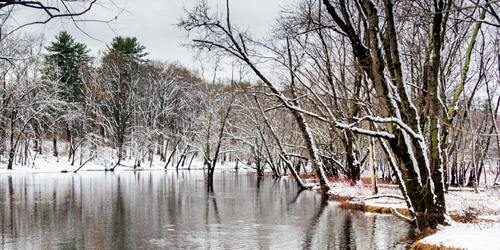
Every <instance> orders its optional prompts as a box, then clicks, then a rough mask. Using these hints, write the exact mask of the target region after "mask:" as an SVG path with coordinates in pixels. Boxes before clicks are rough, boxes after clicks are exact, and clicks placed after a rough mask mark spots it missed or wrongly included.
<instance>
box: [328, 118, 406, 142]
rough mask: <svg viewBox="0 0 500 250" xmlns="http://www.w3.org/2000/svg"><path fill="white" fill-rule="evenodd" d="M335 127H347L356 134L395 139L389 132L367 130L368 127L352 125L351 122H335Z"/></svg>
mask: <svg viewBox="0 0 500 250" xmlns="http://www.w3.org/2000/svg"><path fill="white" fill-rule="evenodd" d="M335 127H337V128H341V129H348V130H350V131H352V132H353V133H356V134H362V135H368V136H372V137H377V138H385V139H395V138H396V137H395V136H394V135H393V134H391V133H387V132H378V131H373V130H369V129H363V128H357V127H354V126H353V124H351V125H347V124H343V123H338V122H337V123H336V124H335Z"/></svg>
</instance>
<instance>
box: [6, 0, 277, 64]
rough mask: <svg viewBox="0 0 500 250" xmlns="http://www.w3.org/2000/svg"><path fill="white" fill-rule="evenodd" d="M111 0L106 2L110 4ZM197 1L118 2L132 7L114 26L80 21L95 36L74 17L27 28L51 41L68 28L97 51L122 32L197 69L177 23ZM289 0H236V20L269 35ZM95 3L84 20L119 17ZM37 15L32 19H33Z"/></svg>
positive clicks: (212, 0)
mask: <svg viewBox="0 0 500 250" xmlns="http://www.w3.org/2000/svg"><path fill="white" fill-rule="evenodd" d="M107 1H108V0H100V2H107ZM196 2H197V0H142V1H134V0H129V1H126V0H115V3H116V4H117V5H119V6H121V7H124V6H125V7H126V12H123V13H122V14H120V15H119V17H118V19H117V20H116V21H114V22H113V23H111V25H110V27H111V28H110V27H109V26H108V25H107V24H103V23H91V22H85V23H80V27H81V28H82V29H83V30H84V31H85V32H86V33H88V34H89V35H91V36H93V37H95V38H96V39H98V40H101V41H103V42H105V43H103V42H101V41H97V40H95V39H92V38H90V37H88V36H87V35H85V34H83V33H82V32H80V31H78V29H76V28H75V26H74V25H73V24H72V22H70V21H69V20H65V21H62V20H58V21H51V22H50V23H49V24H47V25H34V26H29V27H28V28H24V29H23V30H22V32H35V33H41V32H43V33H45V39H46V41H47V43H48V42H49V41H53V40H54V36H55V35H56V34H57V33H58V32H59V31H60V30H61V29H66V30H67V31H68V32H69V33H71V34H72V35H73V36H74V37H75V38H76V40H77V41H79V42H83V43H85V44H87V46H88V47H89V48H90V49H91V50H92V52H93V54H96V53H97V51H98V50H99V49H101V50H103V49H105V48H106V44H108V43H109V42H110V41H111V40H112V38H113V37H114V36H116V35H121V36H134V37H137V39H138V40H139V42H140V43H141V44H142V45H144V46H146V50H147V52H149V53H150V55H149V56H148V58H149V59H160V60H166V61H179V62H181V63H182V64H183V65H185V66H186V67H188V68H191V69H194V68H196V67H197V66H196V63H194V62H193V61H192V59H193V53H192V52H191V51H189V50H188V49H187V48H184V47H182V46H181V45H182V44H184V43H187V42H188V38H187V33H186V32H185V31H183V30H180V29H179V28H178V27H176V26H175V24H176V23H177V22H178V20H179V18H181V16H183V15H185V14H184V8H186V9H192V7H193V6H194V5H195V3H196ZM208 3H209V4H210V6H212V8H213V9H215V8H217V6H218V8H219V9H221V10H223V9H225V1H224V0H208ZM283 4H285V0H251V1H249V0H231V1H230V6H231V17H232V20H233V23H234V24H236V25H237V26H239V27H240V28H243V29H245V28H248V29H249V30H250V31H251V32H252V33H253V34H259V35H263V34H265V31H266V30H267V29H268V28H269V25H271V24H273V23H274V20H275V18H276V17H277V16H278V14H279V10H280V7H281V6H282V5H283ZM107 7H109V8H110V9H111V10H112V11H109V10H106V8H105V7H103V6H95V7H94V9H93V10H92V11H91V12H90V13H89V14H87V15H86V16H85V17H84V19H100V20H110V19H113V17H114V16H116V14H117V13H116V12H117V11H119V9H118V8H116V7H114V6H107ZM38 16H40V13H39V12H38V13H37V12H31V11H27V10H25V9H23V10H20V11H19V12H17V13H15V15H14V16H13V17H15V19H13V20H15V21H17V22H18V23H24V22H26V21H27V20H33V19H32V18H36V17H38ZM30 18H31V19H30Z"/></svg>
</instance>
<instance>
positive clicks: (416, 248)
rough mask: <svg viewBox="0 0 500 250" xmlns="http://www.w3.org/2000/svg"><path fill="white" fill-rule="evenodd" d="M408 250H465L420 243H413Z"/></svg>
mask: <svg viewBox="0 0 500 250" xmlns="http://www.w3.org/2000/svg"><path fill="white" fill-rule="evenodd" d="M410 249H412V250H465V249H463V248H454V247H443V246H435V245H430V244H424V243H422V242H420V241H417V242H415V243H413V244H412V245H411V246H410Z"/></svg>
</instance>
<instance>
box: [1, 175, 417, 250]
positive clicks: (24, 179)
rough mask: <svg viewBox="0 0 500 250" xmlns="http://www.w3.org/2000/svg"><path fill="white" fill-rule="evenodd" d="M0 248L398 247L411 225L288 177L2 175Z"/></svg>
mask: <svg viewBox="0 0 500 250" xmlns="http://www.w3.org/2000/svg"><path fill="white" fill-rule="evenodd" d="M0 212H1V215H0V227H1V238H0V246H1V248H2V249H405V248H406V246H407V245H408V242H407V241H408V240H407V238H408V236H409V235H413V234H415V232H414V229H413V228H411V227H410V226H408V225H407V224H406V223H404V222H403V221H400V220H398V219H396V218H394V217H392V216H387V215H370V214H364V213H361V212H357V211H348V210H343V209H340V208H338V207H337V204H336V203H335V202H324V201H322V199H321V196H319V195H318V194H317V193H315V192H311V191H305V192H301V193H298V190H297V188H296V186H295V183H294V182H293V181H292V180H272V179H259V178H257V177H256V176H249V175H246V174H234V173H216V177H215V181H214V189H213V191H209V190H208V189H207V187H206V183H205V181H204V174H203V172H201V171H191V172H187V171H186V172H178V173H175V172H168V173H165V172H163V171H151V172H147V171H141V172H116V173H110V172H108V173H105V172H82V173H78V174H17V175H0Z"/></svg>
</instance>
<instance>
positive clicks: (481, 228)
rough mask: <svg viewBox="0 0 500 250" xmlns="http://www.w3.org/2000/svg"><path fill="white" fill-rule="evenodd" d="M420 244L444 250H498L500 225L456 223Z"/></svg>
mask: <svg viewBox="0 0 500 250" xmlns="http://www.w3.org/2000/svg"><path fill="white" fill-rule="evenodd" d="M420 242H421V243H423V244H428V245H434V246H439V247H443V248H444V247H447V248H461V249H482V250H498V249H500V223H467V224H464V223H454V225H451V226H448V227H442V228H440V229H439V231H438V232H437V233H435V234H433V235H431V236H427V237H426V238H424V239H422V240H420Z"/></svg>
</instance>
